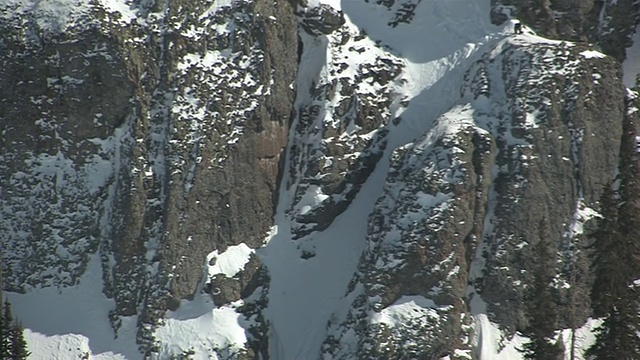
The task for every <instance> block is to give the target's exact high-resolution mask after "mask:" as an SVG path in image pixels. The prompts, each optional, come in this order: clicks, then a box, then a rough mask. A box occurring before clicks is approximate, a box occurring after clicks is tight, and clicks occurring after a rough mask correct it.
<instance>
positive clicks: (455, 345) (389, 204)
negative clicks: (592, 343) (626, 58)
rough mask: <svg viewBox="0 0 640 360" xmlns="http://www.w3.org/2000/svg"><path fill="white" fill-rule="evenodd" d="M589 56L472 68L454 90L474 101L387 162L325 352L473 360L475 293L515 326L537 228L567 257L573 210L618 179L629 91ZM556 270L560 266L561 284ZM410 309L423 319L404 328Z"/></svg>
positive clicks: (579, 308) (507, 59)
mask: <svg viewBox="0 0 640 360" xmlns="http://www.w3.org/2000/svg"><path fill="white" fill-rule="evenodd" d="M598 54H599V53H594V52H593V51H592V50H589V49H588V48H585V47H581V46H577V45H573V44H567V43H546V44H545V43H538V44H532V45H525V44H521V43H519V42H518V41H517V40H514V41H510V42H504V43H501V44H500V45H497V47H496V48H495V49H492V50H491V51H488V52H487V53H486V55H485V56H483V57H482V58H481V59H480V60H479V61H478V62H476V63H474V64H473V65H472V67H471V68H470V69H469V71H468V72H467V74H466V76H465V83H464V84H463V86H462V89H461V95H462V98H463V99H465V100H463V101H469V104H468V105H464V106H458V107H454V108H453V109H451V110H450V111H449V112H447V113H445V114H444V115H442V116H441V117H440V118H439V119H438V120H437V121H436V124H435V125H434V127H433V128H432V130H430V132H429V133H427V134H426V135H425V136H423V137H422V138H421V139H419V140H417V141H416V142H415V143H413V144H411V145H408V146H406V147H402V148H399V149H397V150H395V151H394V154H393V157H392V164H391V170H390V172H389V175H388V176H387V181H386V185H385V192H384V194H383V195H382V196H381V197H380V199H379V200H378V202H377V204H376V209H375V211H374V213H373V214H372V216H371V217H370V219H369V231H368V236H367V241H368V244H369V245H368V250H367V251H366V253H365V254H364V255H363V256H362V258H361V260H360V264H359V267H358V273H357V274H356V276H355V277H354V279H353V280H352V282H351V285H350V287H349V294H348V295H347V296H348V297H351V298H353V299H354V300H353V303H352V306H351V310H350V312H349V313H348V315H347V316H346V318H344V319H342V322H333V323H331V324H330V327H329V334H330V335H329V337H328V339H327V340H326V341H325V344H324V345H323V351H324V352H325V353H327V354H331V356H335V357H336V358H340V359H343V358H348V354H350V353H353V352H354V351H357V352H358V353H359V354H363V355H362V356H363V357H364V358H393V357H395V356H398V354H400V353H402V354H410V356H412V357H415V358H428V359H432V358H433V359H435V358H439V357H440V356H444V355H446V354H453V353H454V352H455V353H456V354H458V355H459V356H462V354H466V355H465V356H473V355H472V354H474V352H473V349H472V345H471V340H470V339H472V338H473V327H472V326H471V323H470V322H469V319H470V318H471V315H472V314H471V313H470V309H469V307H468V306H469V305H468V303H467V301H471V300H472V298H473V297H474V296H481V297H482V299H483V300H484V301H486V303H487V305H488V311H489V315H490V318H491V319H493V320H494V321H495V322H496V323H498V324H499V325H500V326H501V327H503V328H505V329H506V330H507V332H508V333H511V334H513V333H514V332H515V331H516V330H522V329H524V327H525V326H526V323H527V319H526V316H525V313H524V311H525V308H524V306H523V303H524V301H525V299H526V297H527V296H528V293H527V284H529V283H530V280H531V279H530V278H529V274H531V272H532V271H531V270H532V266H533V265H532V254H531V248H532V244H534V243H536V242H537V241H539V234H540V230H541V229H539V226H540V224H541V223H542V224H546V229H545V231H546V232H547V233H548V234H549V237H550V239H547V240H550V241H551V242H552V243H553V246H554V249H556V251H554V253H555V252H560V253H563V252H566V251H570V250H569V247H568V246H569V245H568V244H571V243H572V241H574V239H571V238H568V234H570V227H571V224H572V223H574V217H575V214H576V212H577V211H578V210H579V208H580V207H581V206H593V207H595V206H597V200H598V198H599V195H600V191H601V189H602V186H603V185H604V184H606V183H607V182H608V181H611V179H612V177H613V175H614V172H615V166H616V165H615V164H617V151H616V148H617V147H618V146H619V144H620V135H621V126H620V125H621V119H622V118H623V117H624V113H625V105H624V104H625V100H624V99H625V94H626V92H625V90H624V87H623V86H622V85H621V82H620V73H619V68H618V64H617V63H616V62H615V61H614V60H613V59H611V58H608V57H605V56H604V55H602V54H599V55H598ZM595 104H600V105H599V106H596V105H595ZM604 104H606V105H604ZM565 261H567V259H565V258H561V257H560V258H558V273H562V270H563V269H564V268H565V267H566V266H567V265H568V264H567V263H565ZM570 261H573V260H570ZM580 266H582V268H580V269H575V268H574V269H573V271H576V272H580V273H582V274H587V273H588V265H586V264H585V263H581V265H580ZM555 281H557V288H558V293H559V294H560V293H562V292H563V291H566V290H563V289H566V288H567V287H566V286H565V285H567V284H569V278H567V277H563V276H562V275H561V276H558V278H557V279H556V280H555ZM589 281H590V279H589V277H588V276H587V277H584V276H583V277H579V278H577V279H573V282H572V283H571V285H570V288H571V291H576V292H580V293H585V292H586V291H588V288H589V286H590V285H589ZM467 285H470V286H472V287H473V289H474V290H472V291H471V292H470V293H469V289H468V288H467ZM467 295H470V296H471V298H468V297H467ZM558 296H567V294H566V293H565V294H563V295H558ZM408 304H419V305H420V307H415V309H414V310H413V311H425V313H424V315H423V316H422V317H421V316H417V317H408V316H405V317H402V314H403V312H402V311H403V309H405V310H404V311H405V312H406V311H408V310H406V309H411V306H409V305H408ZM564 304H565V305H561V306H566V308H565V309H564V310H563V312H564V313H569V312H570V311H569V310H572V312H571V313H572V314H573V316H574V318H573V319H569V318H563V319H562V320H561V321H563V322H569V321H574V322H575V323H577V324H582V323H584V321H585V320H586V318H587V317H588V316H589V303H588V297H584V296H583V297H580V298H578V299H575V298H574V299H573V303H571V304H568V303H564ZM425 307H426V308H427V309H429V308H430V310H425V309H424V308H425ZM570 307H571V308H570ZM391 314H395V317H394V316H392V315H391ZM569 325H570V324H567V323H563V324H559V326H569ZM353 329H356V334H358V336H356V337H355V338H354V337H353V335H352V334H353V333H352V331H353ZM418 338H419V339H420V340H418ZM456 358H457V357H456ZM460 358H462V357H460Z"/></svg>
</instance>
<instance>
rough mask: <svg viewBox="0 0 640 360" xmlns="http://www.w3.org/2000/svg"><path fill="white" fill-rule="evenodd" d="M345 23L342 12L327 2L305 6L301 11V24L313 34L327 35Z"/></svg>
mask: <svg viewBox="0 0 640 360" xmlns="http://www.w3.org/2000/svg"><path fill="white" fill-rule="evenodd" d="M343 24H344V15H343V14H342V12H340V11H338V10H336V9H334V8H333V7H331V6H329V5H327V4H319V5H318V6H314V7H311V8H304V9H303V10H302V11H301V13H300V26H301V27H302V28H303V29H304V30H305V31H306V32H307V33H309V34H311V35H323V34H324V35H327V34H331V33H332V32H333V31H335V30H337V29H338V28H340V26H342V25H343Z"/></svg>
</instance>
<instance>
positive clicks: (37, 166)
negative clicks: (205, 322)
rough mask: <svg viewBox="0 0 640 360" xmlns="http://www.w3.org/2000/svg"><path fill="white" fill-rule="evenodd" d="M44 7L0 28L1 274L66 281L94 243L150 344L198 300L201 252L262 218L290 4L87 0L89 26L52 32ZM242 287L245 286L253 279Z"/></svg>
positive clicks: (117, 296) (278, 147) (281, 132)
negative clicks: (159, 324) (160, 326)
mask: <svg viewBox="0 0 640 360" xmlns="http://www.w3.org/2000/svg"><path fill="white" fill-rule="evenodd" d="M7 6H10V5H5V9H3V12H4V11H9V12H7V13H6V14H9V15H10V14H11V11H15V13H16V14H17V15H19V14H20V13H21V11H22V12H26V11H27V10H25V9H23V8H20V7H18V8H16V9H13V8H12V9H9V8H7ZM45 11H46V10H39V9H38V8H35V10H34V9H32V10H31V12H30V13H29V12H26V15H25V16H24V19H25V20H20V18H19V17H17V16H16V17H15V18H10V17H7V18H4V21H3V22H2V23H0V26H2V30H3V32H2V34H3V35H2V42H1V43H0V44H1V45H0V46H1V47H2V55H1V56H2V63H3V66H2V70H0V71H1V72H2V73H1V74H0V75H1V76H2V81H3V83H4V84H10V86H3V87H1V88H2V89H0V95H1V98H2V99H3V102H4V105H3V106H1V107H0V108H1V109H0V119H1V121H0V126H1V127H2V134H3V139H2V145H1V151H2V153H1V154H0V155H1V156H2V165H0V166H2V171H1V175H0V176H2V180H1V181H2V187H3V189H6V191H3V192H2V202H3V207H2V209H1V211H2V216H1V218H2V228H3V233H4V234H5V235H6V234H11V235H6V236H9V237H8V238H5V239H3V240H2V248H3V257H4V258H3V265H4V266H5V273H6V274H8V276H7V283H6V284H7V287H8V289H9V290H12V291H26V290H28V289H29V288H31V287H40V286H67V285H74V284H76V282H77V281H78V278H79V276H80V275H81V274H82V273H83V270H84V268H85V266H86V264H87V261H88V258H89V254H92V253H95V252H96V251H98V250H99V251H100V256H101V257H102V260H103V265H104V272H105V283H106V288H105V290H106V293H107V295H108V296H109V297H113V298H114V300H115V302H116V308H115V310H114V311H113V313H112V321H113V324H114V327H115V328H117V327H118V326H119V318H120V317H121V316H130V315H139V319H141V324H143V325H142V326H141V331H140V333H139V340H140V341H141V343H142V344H143V345H145V346H146V347H145V348H146V349H149V347H148V346H149V345H150V344H151V342H152V339H151V338H150V330H151V328H152V327H153V325H154V324H155V323H156V321H157V320H158V319H159V317H160V316H162V314H163V313H164V311H165V310H166V309H167V307H168V308H175V307H176V306H177V305H178V302H179V300H181V299H185V298H187V299H188V298H191V297H193V295H194V294H195V292H196V290H197V288H198V284H199V283H200V280H201V277H202V269H203V267H204V265H205V257H206V255H207V254H208V253H210V252H212V251H214V250H218V251H219V252H224V251H225V250H226V248H227V247H228V246H230V245H236V244H240V243H245V244H247V245H249V246H250V247H258V246H260V245H261V244H262V242H263V240H264V238H265V236H266V233H267V231H268V229H269V227H270V226H271V225H272V216H273V209H274V199H275V193H276V188H277V179H278V176H279V167H280V162H281V159H280V156H281V153H282V150H283V148H284V146H285V144H286V139H287V131H288V120H289V117H290V114H291V109H292V102H293V96H294V93H293V90H292V87H291V84H292V83H293V82H294V79H295V77H296V67H297V62H296V58H297V57H296V54H297V40H296V39H297V31H296V19H295V16H294V11H293V9H292V7H291V5H290V4H289V3H288V2H280V3H278V4H274V3H273V2H270V1H252V2H244V1H241V2H236V3H234V6H233V7H232V6H222V7H220V6H217V5H215V4H214V6H212V5H211V4H209V3H207V2H204V1H203V2H194V1H171V2H166V3H161V2H158V3H149V2H145V3H144V4H141V5H134V6H133V7H132V8H131V9H130V11H131V12H132V13H136V15H135V16H132V15H131V14H128V13H118V12H114V10H113V9H110V8H108V7H107V8H105V7H103V5H101V4H99V3H95V4H94V3H91V4H87V7H86V8H85V9H78V10H77V11H78V12H79V13H80V15H78V19H80V18H87V19H91V21H88V22H86V23H83V22H81V21H79V20H77V19H76V21H72V22H69V23H68V24H56V26H49V25H50V24H49V23H47V21H48V18H47V17H46V16H45V15H46V14H45ZM71 13H72V14H73V12H71ZM43 14H45V15H43ZM276 19H277V21H276ZM71 20H74V19H71ZM203 24H204V25H203ZM5 230H10V231H5ZM186 259H188V261H186ZM259 269H260V264H259V261H258V260H257V259H254V261H252V262H251V264H250V273H251V274H253V273H255V272H256V271H259V272H264V270H259ZM251 274H247V275H246V277H248V278H251V279H257V277H255V276H252V275H251ZM262 279H263V280H264V277H262ZM251 281H253V282H255V280H251ZM251 281H249V282H251ZM241 282H242V283H243V284H244V282H246V281H244V280H243V281H241ZM245 285H246V284H244V285H243V291H244V292H243V291H240V296H247V294H246V292H248V291H249V290H250V289H256V288H257V287H258V284H252V285H251V286H245ZM234 288H235V286H234ZM249 295H250V294H249ZM238 296H239V294H237V293H235V294H234V295H233V296H231V297H232V298H233V300H237V299H236V298H237V297H238ZM227 300H231V299H227ZM225 301H226V300H225Z"/></svg>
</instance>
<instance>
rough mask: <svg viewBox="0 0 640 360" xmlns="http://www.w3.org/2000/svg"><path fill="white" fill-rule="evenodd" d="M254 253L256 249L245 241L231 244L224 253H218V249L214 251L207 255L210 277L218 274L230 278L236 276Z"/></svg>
mask: <svg viewBox="0 0 640 360" xmlns="http://www.w3.org/2000/svg"><path fill="white" fill-rule="evenodd" d="M253 253H254V250H253V249H251V248H250V247H248V246H247V245H246V244H244V243H242V244H240V245H235V246H229V247H228V248H227V250H226V251H225V252H223V253H222V254H218V250H215V251H213V252H212V253H210V254H209V255H207V267H208V273H209V277H213V276H215V275H217V274H224V275H225V276H226V277H229V278H231V277H234V276H235V275H236V274H237V273H239V272H240V271H242V270H243V269H244V266H245V265H246V264H247V263H248V262H249V258H250V257H251V254H253Z"/></svg>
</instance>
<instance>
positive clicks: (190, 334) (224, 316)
mask: <svg viewBox="0 0 640 360" xmlns="http://www.w3.org/2000/svg"><path fill="white" fill-rule="evenodd" d="M234 305H236V306H239V305H241V301H240V302H238V304H231V305H229V306H222V307H216V306H215V304H213V301H212V300H211V298H210V296H209V295H205V294H202V295H197V296H196V298H195V299H194V300H193V301H187V300H183V301H182V302H181V304H180V307H179V308H178V310H177V311H170V312H169V313H168V314H167V319H166V320H165V321H164V324H163V325H162V326H160V327H159V328H158V329H157V330H156V331H155V333H154V335H155V337H156V339H157V340H158V341H159V345H160V352H159V354H158V355H157V359H158V360H162V359H167V358H170V357H171V356H172V355H179V354H181V353H182V352H184V351H188V350H193V351H194V353H195V355H196V357H195V358H194V359H210V358H211V357H210V356H213V359H218V356H217V355H218V354H219V353H220V352H224V351H228V350H231V351H234V350H236V351H237V350H238V349H241V348H243V347H244V345H245V343H246V342H247V335H246V328H247V327H248V322H247V321H246V320H245V318H244V316H243V315H241V314H238V313H237V312H236V311H235V307H236V306H234Z"/></svg>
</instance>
